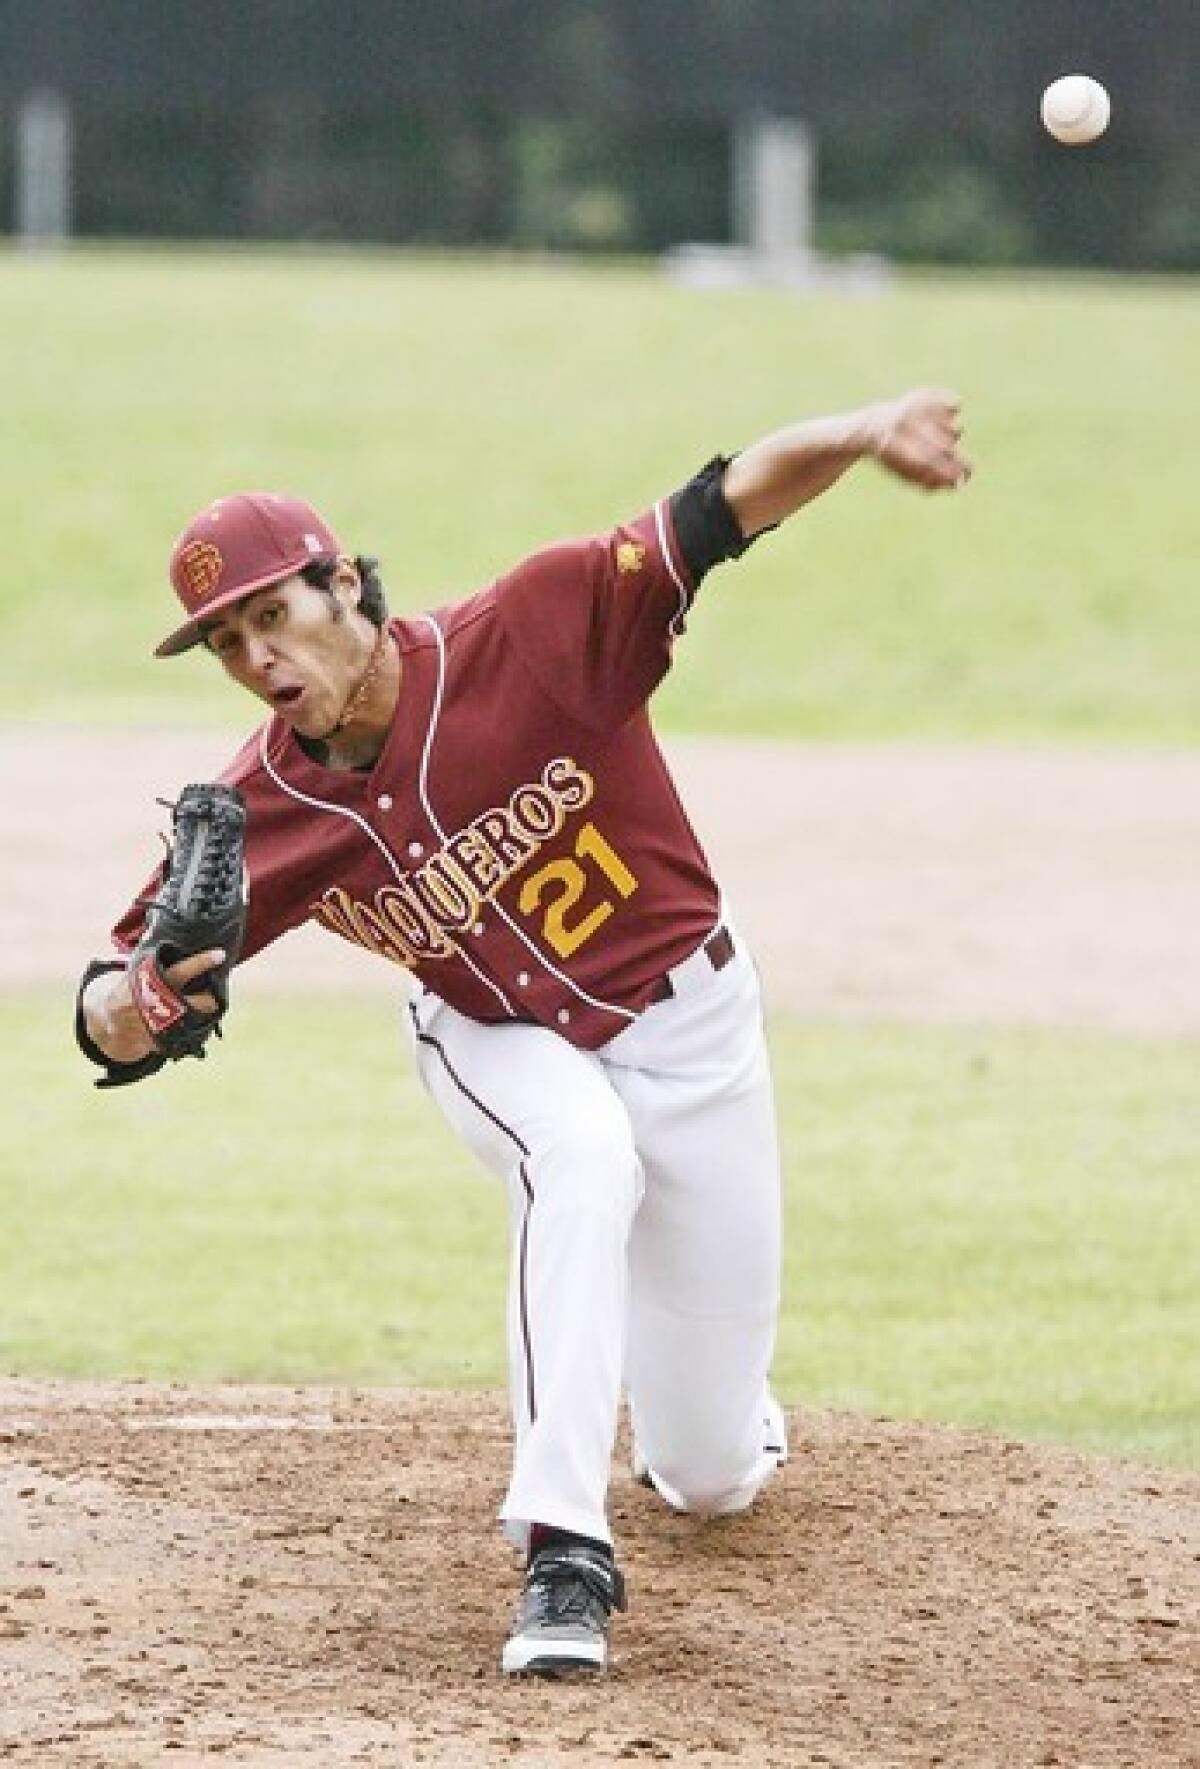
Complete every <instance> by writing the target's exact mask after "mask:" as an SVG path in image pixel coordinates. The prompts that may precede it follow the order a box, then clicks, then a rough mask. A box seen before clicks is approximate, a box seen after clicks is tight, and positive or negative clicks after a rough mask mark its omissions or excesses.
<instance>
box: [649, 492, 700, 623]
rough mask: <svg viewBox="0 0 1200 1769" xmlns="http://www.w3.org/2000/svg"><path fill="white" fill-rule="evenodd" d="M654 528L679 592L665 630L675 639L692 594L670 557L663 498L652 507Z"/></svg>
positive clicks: (673, 581) (659, 546)
mask: <svg viewBox="0 0 1200 1769" xmlns="http://www.w3.org/2000/svg"><path fill="white" fill-rule="evenodd" d="M654 528H655V532H656V533H657V535H658V550H659V552H660V553H661V554H662V557H663V564H664V565H665V566H666V568H667V570H668V571H669V572H670V574H671V582H672V583H673V584H674V585H675V588H676V589H677V590H678V591H679V606H678V608H677V609H676V610H675V613H674V614H673V615H672V617H671V622H670V625H669V627H668V629H667V630H668V632H669V633H670V634H671V637H672V638H673V639H677V638H678V637H679V635H680V634H681V633H682V631H683V622H684V617H685V615H686V614H687V611H688V609H689V608H690V607H691V605H692V593H691V591H690V590H689V589H688V587H687V583H686V581H685V579H684V577H683V574H682V572H681V571H680V570H679V569H678V567H677V566H676V564H675V561H674V559H672V557H671V548H670V545H669V544H668V537H667V521H666V499H665V498H660V499H659V501H658V503H657V504H655V506H654Z"/></svg>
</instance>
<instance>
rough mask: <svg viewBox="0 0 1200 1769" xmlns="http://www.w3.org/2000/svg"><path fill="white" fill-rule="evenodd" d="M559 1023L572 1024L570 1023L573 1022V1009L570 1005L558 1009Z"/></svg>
mask: <svg viewBox="0 0 1200 1769" xmlns="http://www.w3.org/2000/svg"><path fill="white" fill-rule="evenodd" d="M558 1023H559V1025H560V1026H568V1025H570V1023H571V1010H570V1008H569V1007H560V1008H559V1010H558Z"/></svg>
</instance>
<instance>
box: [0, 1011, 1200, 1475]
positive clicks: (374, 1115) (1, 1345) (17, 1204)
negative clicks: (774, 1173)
mask: <svg viewBox="0 0 1200 1769" xmlns="http://www.w3.org/2000/svg"><path fill="white" fill-rule="evenodd" d="M62 1020H63V1011H62V1004H61V1003H57V1004H49V1003H47V1002H45V1001H44V1000H35V1001H28V1000H26V1001H21V1000H12V999H10V1000H8V1001H2V1000H0V1028H2V1030H3V1034H4V1040H5V1046H6V1048H8V1049H10V1050H12V1049H14V1048H20V1049H22V1050H23V1052H24V1056H23V1058H22V1070H23V1078H24V1086H25V1089H26V1092H25V1097H24V1104H23V1105H22V1106H18V1104H17V1102H16V1101H15V1100H10V1102H9V1104H10V1106H11V1107H12V1109H11V1110H7V1111H6V1112H5V1114H4V1120H3V1122H4V1126H5V1129H4V1145H3V1147H2V1148H0V1163H2V1171H3V1173H4V1175H5V1184H4V1186H3V1188H2V1189H0V1297H3V1304H2V1306H0V1368H3V1369H5V1370H8V1371H10V1372H22V1373H34V1374H50V1373H63V1372H65V1373H69V1374H77V1375H130V1374H139V1375H146V1376H159V1377H176V1378H191V1379H199V1378H224V1377H229V1378H235V1377H236V1378H251V1379H263V1380H285V1381H293V1380H294V1381H307V1380H326V1379H328V1380H332V1381H336V1382H350V1383H356V1382H358V1383H361V1382H379V1381H385V1382H401V1383H408V1382H414V1383H419V1384H433V1385H439V1384H453V1385H479V1384H485V1385H499V1384H501V1383H502V1382H503V1371H504V1365H503V1342H502V1336H503V1302H502V1296H503V1286H504V1265H505V1255H504V1239H505V1233H506V1222H505V1212H504V1209H503V1205H502V1200H501V1194H500V1188H499V1186H498V1185H497V1184H496V1183H495V1182H494V1181H492V1180H491V1179H490V1178H489V1177H488V1176H487V1175H485V1174H483V1173H482V1172H477V1171H476V1169H475V1168H474V1167H473V1166H472V1164H471V1162H470V1160H469V1158H468V1157H467V1156H466V1155H465V1154H464V1153H463V1152H462V1151H461V1150H460V1149H459V1147H458V1146H457V1144H456V1143H455V1142H454V1141H453V1139H452V1138H451V1137H450V1135H449V1133H448V1132H446V1131H444V1130H443V1128H442V1125H441V1121H440V1119H439V1118H438V1117H437V1115H436V1113H435V1112H434V1109H433V1108H432V1107H431V1106H430V1105H429V1104H428V1102H427V1101H426V1099H425V1097H424V1095H423V1094H422V1092H421V1091H420V1089H419V1087H418V1085H417V1084H416V1082H415V1080H414V1079H413V1078H412V1077H411V1075H410V1072H409V1070H408V1067H407V1063H406V1060H405V1058H404V1055H403V1052H402V1048H401V1043H400V1037H399V1031H398V1028H397V1026H396V1024H395V1016H394V1014H393V1012H392V1011H391V1010H390V1009H389V1007H388V1006H387V1004H386V1003H380V1002H378V1001H377V1000H374V999H372V1000H370V1001H357V1002H354V1001H346V1000H339V999H337V998H333V999H328V998H326V999H322V1000H319V1001H317V1000H313V1001H304V1000H298V1001H288V1002H286V1003H284V1002H282V1001H280V1002H272V1001H271V1000H269V999H268V1000H263V999H262V998H258V999H250V998H247V999H246V1000H245V1001H244V1002H243V1003H242V1004H241V1005H240V1007H239V1012H238V1015H237V1018H236V1023H232V1024H231V1032H230V1038H229V1040H228V1041H227V1044H226V1046H225V1047H224V1048H222V1049H221V1050H220V1051H219V1054H218V1056H217V1059H216V1061H215V1062H213V1063H209V1064H207V1065H206V1066H205V1068H203V1069H202V1068H201V1067H200V1065H198V1064H189V1065H182V1066H180V1067H179V1068H177V1069H173V1070H172V1071H171V1072H170V1073H168V1074H166V1075H164V1076H162V1077H159V1078H158V1079H157V1080H156V1081H155V1082H154V1083H152V1084H149V1085H143V1086H141V1087H137V1088H130V1089H128V1090H127V1091H125V1092H124V1093H120V1094H115V1095H111V1096H104V1095H101V1094H97V1093H95V1092H94V1091H93V1090H92V1089H91V1088H90V1087H89V1086H88V1085H87V1078H86V1076H85V1075H84V1073H83V1072H82V1070H81V1068H80V1067H79V1066H77V1065H75V1064H74V1063H73V1062H72V1059H71V1058H70V1056H69V1054H68V1053H66V1051H65V1050H64V1045H63V1025H62ZM348 1049H353V1052H354V1057H353V1061H348V1060H347V1056H346V1052H347V1050H348ZM773 1049H774V1057H775V1064H776V1071H777V1080H778V1084H779V1094H780V1102H781V1110H782V1117H783V1134H784V1143H785V1152H786V1160H787V1168H788V1174H789V1180H788V1214H787V1268H788V1270H787V1286H786V1306H785V1311H784V1317H783V1324H782V1333H781V1342H780V1355H779V1360H778V1366H777V1368H778V1381H779V1386H780V1390H781V1392H782V1394H783V1395H784V1397H785V1398H786V1399H787V1400H788V1401H789V1402H801V1401H803V1402H805V1403H810V1404H811V1403H827V1404H830V1405H833V1406H837V1407H842V1408H848V1409H852V1410H855V1411H866V1412H872V1413H883V1414H887V1415H889V1416H899V1417H910V1416H912V1417H926V1418H934V1419H945V1420H950V1421H955V1422H959V1423H973V1424H980V1425H986V1426H989V1427H994V1428H996V1429H999V1430H1002V1431H1005V1432H1009V1433H1012V1434H1015V1435H1020V1436H1034V1437H1042V1438H1046V1439H1052V1440H1056V1441H1069V1442H1074V1443H1077V1444H1080V1445H1085V1446H1088V1447H1092V1448H1105V1449H1110V1450H1116V1451H1120V1452H1123V1453H1126V1454H1129V1455H1136V1456H1140V1457H1143V1458H1146V1459H1150V1460H1156V1461H1171V1462H1182V1463H1187V1462H1200V1409H1198V1407H1197V1396H1196V1391H1195V1373H1196V1370H1197V1368H1200V1300H1198V1296H1197V1289H1196V1282H1195V1277H1196V1266H1195V1249H1196V1246H1197V1245H1198V1244H1200V1194H1198V1193H1197V1189H1196V1186H1195V1151H1196V1148H1197V1145H1198V1141H1200V1106H1198V1105H1197V1096H1196V1088H1195V1063H1196V1051H1195V1048H1194V1047H1192V1048H1188V1047H1175V1048H1173V1047H1171V1046H1169V1045H1162V1044H1150V1043H1145V1044H1142V1043H1137V1042H1133V1041H1123V1040H1118V1039H1102V1038H1095V1037H1085V1036H1068V1035H1065V1034H1064V1035H1050V1034H1045V1033H1039V1034H1036V1035H1035V1034H1020V1033H1015V1032H1009V1033H1003V1034H1001V1033H993V1032H986V1031H978V1032H972V1031H935V1030H924V1031H912V1030H905V1031H902V1032H901V1031H898V1030H896V1029H892V1028H886V1027H879V1028H872V1029H848V1028H841V1029H824V1028H814V1027H806V1026H799V1025H791V1024H787V1023H781V1024H779V1025H777V1026H776V1027H775V1032H774V1040H773ZM50 1150H52V1151H53V1153H52V1154H50V1153H48V1151H50Z"/></svg>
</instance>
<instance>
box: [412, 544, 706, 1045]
mask: <svg viewBox="0 0 1200 1769" xmlns="http://www.w3.org/2000/svg"><path fill="white" fill-rule="evenodd" d="M672 575H674V574H672ZM421 618H422V620H424V621H426V622H427V623H428V625H429V626H431V627H432V628H433V635H434V638H435V640H436V642H437V655H438V685H437V692H436V694H435V695H434V701H433V711H432V713H431V714H430V719H429V729H428V731H427V732H426V734H425V743H424V746H423V748H422V751H421V767H420V771H419V773H418V777H417V786H418V790H419V792H420V795H421V803H422V805H423V806H424V808H425V815H426V816H427V817H428V818H429V821H430V822H431V823H432V824H433V827H434V828H435V829H436V830H437V832H438V834H439V836H440V837H441V838H442V840H443V841H446V840H447V839H448V838H447V835H446V831H445V830H444V829H443V828H442V825H441V824H440V823H439V821H438V819H437V817H436V816H435V815H434V810H433V806H432V805H431V804H430V802H429V792H428V770H429V758H430V756H431V754H432V751H433V736H434V731H435V728H436V726H437V721H438V717H439V715H440V713H441V706H442V689H443V686H444V683H445V676H446V641H445V636H444V635H443V633H442V629H441V627H440V626H439V625H438V623H437V621H436V620H434V618H433V616H432V615H430V614H424V615H422V616H421ZM492 907H493V909H494V910H495V911H496V914H497V915H498V916H499V917H500V919H501V921H503V922H504V924H505V925H506V926H507V927H508V928H510V929H511V930H512V932H513V933H514V934H515V935H516V936H517V938H518V940H520V942H521V944H522V945H523V946H524V947H525V948H526V950H527V951H529V952H531V953H532V954H533V956H534V957H535V958H536V959H537V961H538V963H539V964H540V965H541V966H542V967H543V968H544V969H545V970H548V971H549V972H550V975H551V976H552V977H557V978H558V981H559V982H560V983H562V984H563V986H564V987H565V988H567V989H569V990H570V991H571V993H572V994H573V995H574V996H576V997H577V998H578V999H579V1000H580V1001H586V1002H587V1004H588V1006H589V1007H597V1008H599V1009H600V1011H601V1013H610V1014H613V1015H615V1016H616V1018H618V1019H621V1020H626V1021H628V1022H629V1024H630V1025H632V1024H633V1022H634V1020H636V1019H637V1017H638V1016H637V1014H636V1013H633V1012H631V1011H630V1009H629V1008H627V1007H618V1006H616V1004H615V1003H613V1002H611V1001H599V1000H598V999H597V998H596V996H594V995H589V994H588V992H587V990H586V989H584V988H583V987H582V986H581V985H580V984H579V983H576V982H575V981H574V980H573V979H572V978H571V977H569V976H567V975H566V973H565V972H564V971H560V970H559V968H558V966H557V965H554V964H551V962H550V960H549V959H548V958H547V957H546V955H545V953H543V952H541V951H540V950H539V949H538V947H537V946H535V945H534V943H533V941H532V940H531V939H530V938H529V936H528V934H527V933H526V932H525V930H524V928H522V927H521V926H520V925H519V924H518V923H517V922H515V921H514V920H513V918H512V916H511V915H509V913H508V912H507V910H506V909H505V908H504V907H503V906H502V905H501V904H500V903H499V902H498V901H497V900H495V899H493V901H492ZM465 956H466V955H465V954H464V957H465ZM435 993H436V991H435ZM509 1011H510V1012H511V1011H512V1010H511V1009H510V1010H509Z"/></svg>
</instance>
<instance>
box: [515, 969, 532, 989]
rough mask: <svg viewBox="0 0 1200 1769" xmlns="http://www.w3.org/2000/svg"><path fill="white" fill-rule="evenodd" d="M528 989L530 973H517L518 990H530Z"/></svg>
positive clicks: (524, 971) (525, 971)
mask: <svg viewBox="0 0 1200 1769" xmlns="http://www.w3.org/2000/svg"><path fill="white" fill-rule="evenodd" d="M528 987H529V972H528V971H527V970H523V971H519V972H518V973H517V988H518V989H528Z"/></svg>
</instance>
